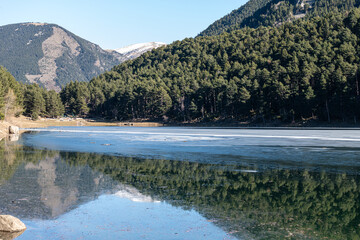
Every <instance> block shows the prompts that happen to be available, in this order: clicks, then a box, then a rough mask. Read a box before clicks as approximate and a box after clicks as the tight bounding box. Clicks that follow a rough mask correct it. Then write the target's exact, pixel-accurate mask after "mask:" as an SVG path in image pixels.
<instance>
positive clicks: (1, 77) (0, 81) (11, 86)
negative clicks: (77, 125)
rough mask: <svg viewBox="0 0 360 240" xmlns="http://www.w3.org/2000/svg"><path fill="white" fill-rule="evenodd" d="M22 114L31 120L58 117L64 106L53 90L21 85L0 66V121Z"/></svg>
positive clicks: (35, 85) (61, 113)
mask: <svg viewBox="0 0 360 240" xmlns="http://www.w3.org/2000/svg"><path fill="white" fill-rule="evenodd" d="M20 114H24V115H25V116H29V117H31V118H32V119H37V118H38V117H39V116H43V117H58V116H62V115H63V114H64V105H63V104H62V102H61V99H60V96H59V94H58V93H56V92H55V91H54V90H50V91H47V90H45V89H44V88H41V87H40V86H39V85H37V84H27V85H25V84H22V83H19V82H17V81H16V80H15V78H14V77H13V76H12V75H11V74H10V73H9V72H8V71H7V70H6V69H5V68H4V67H1V66H0V120H3V119H5V118H6V117H8V116H18V115H20Z"/></svg>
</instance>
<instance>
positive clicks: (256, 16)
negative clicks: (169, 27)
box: [199, 0, 360, 36]
mask: <svg viewBox="0 0 360 240" xmlns="http://www.w3.org/2000/svg"><path fill="white" fill-rule="evenodd" d="M359 6H360V0H250V1H248V2H247V3H246V4H245V5H243V6H242V7H240V8H239V9H237V10H234V11H232V12H231V13H230V14H228V15H226V16H224V17H223V18H221V19H219V20H217V21H216V22H214V23H213V24H211V25H210V26H209V27H208V28H207V29H205V30H204V31H203V32H201V33H200V34H199V36H213V35H218V34H220V33H222V32H226V31H227V32H230V31H232V30H236V29H241V28H243V27H252V28H257V27H259V26H278V25H280V24H283V23H285V22H289V21H292V20H296V19H298V18H304V17H305V18H306V19H310V18H311V17H314V16H323V15H326V14H328V13H336V12H345V11H349V10H351V9H353V8H354V7H359Z"/></svg>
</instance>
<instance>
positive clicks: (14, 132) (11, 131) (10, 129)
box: [9, 126, 19, 134]
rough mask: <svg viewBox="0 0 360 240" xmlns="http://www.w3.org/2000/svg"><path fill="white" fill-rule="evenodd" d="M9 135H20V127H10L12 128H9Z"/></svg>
mask: <svg viewBox="0 0 360 240" xmlns="http://www.w3.org/2000/svg"><path fill="white" fill-rule="evenodd" d="M9 133H10V134H19V127H17V126H10V127H9Z"/></svg>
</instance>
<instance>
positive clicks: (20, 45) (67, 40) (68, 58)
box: [0, 22, 127, 91]
mask: <svg viewBox="0 0 360 240" xmlns="http://www.w3.org/2000/svg"><path fill="white" fill-rule="evenodd" d="M0 51H1V52H2V53H3V54H2V55H1V56H0V65H3V66H4V67H6V68H7V69H8V70H9V71H10V72H11V73H12V74H13V75H14V77H15V78H16V79H17V80H18V81H20V82H23V83H37V84H39V85H40V86H43V87H45V88H47V89H52V90H56V91H60V89H61V87H62V86H63V85H65V84H66V83H68V82H70V81H90V80H91V78H93V77H95V76H97V75H99V74H101V73H102V72H104V71H106V70H110V69H111V68H112V67H113V66H115V65H117V64H120V63H121V62H123V61H125V60H127V59H126V58H125V57H123V56H122V55H121V54H120V53H117V52H111V53H109V52H107V51H105V50H103V49H102V48H101V47H100V46H98V45H96V44H94V43H91V42H89V41H87V40H85V39H83V38H81V37H78V36H77V35H75V34H73V33H71V32H70V31H68V30H66V29H65V28H63V27H61V26H59V25H56V24H50V23H32V22H28V23H17V24H10V25H5V26H0Z"/></svg>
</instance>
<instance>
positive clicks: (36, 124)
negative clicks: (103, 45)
mask: <svg viewBox="0 0 360 240" xmlns="http://www.w3.org/2000/svg"><path fill="white" fill-rule="evenodd" d="M10 126H18V127H19V128H20V134H21V133H24V132H26V131H27V130H24V128H46V127H56V126H58V127H61V126H93V127H104V126H113V127H115V126H116V127H194V128H224V129H264V130H266V129H267V130H271V129H274V130H275V129H276V130H360V124H354V123H344V122H334V123H324V122H318V121H308V122H298V123H294V124H289V123H279V122H273V123H271V122H270V123H267V124H255V123H249V122H237V121H218V122H180V123H179V122H169V123H163V122H147V121H126V122H115V121H106V120H104V119H86V118H58V119H51V118H39V119H38V120H35V121H34V120H31V119H30V118H28V117H25V116H21V117H18V118H16V117H12V118H10V119H7V120H5V121H0V140H1V139H3V138H5V137H7V136H8V135H9V127H10Z"/></svg>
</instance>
